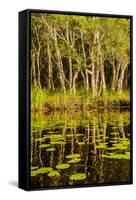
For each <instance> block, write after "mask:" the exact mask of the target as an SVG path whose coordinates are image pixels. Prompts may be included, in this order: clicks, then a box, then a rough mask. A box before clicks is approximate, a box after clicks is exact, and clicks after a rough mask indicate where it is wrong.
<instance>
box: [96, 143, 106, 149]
mask: <svg viewBox="0 0 136 200" xmlns="http://www.w3.org/2000/svg"><path fill="white" fill-rule="evenodd" d="M107 144H108V143H101V144H99V145H96V149H104V148H106V147H107Z"/></svg>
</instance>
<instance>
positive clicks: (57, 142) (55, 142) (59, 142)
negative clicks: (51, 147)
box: [51, 141, 66, 145]
mask: <svg viewBox="0 0 136 200" xmlns="http://www.w3.org/2000/svg"><path fill="white" fill-rule="evenodd" d="M51 144H63V145H64V144H66V142H63V141H53V142H51Z"/></svg>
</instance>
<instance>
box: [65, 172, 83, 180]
mask: <svg viewBox="0 0 136 200" xmlns="http://www.w3.org/2000/svg"><path fill="white" fill-rule="evenodd" d="M69 178H70V180H72V181H73V180H74V181H81V180H85V179H86V178H87V176H86V174H84V173H77V174H72V175H71V176H70V177H69Z"/></svg>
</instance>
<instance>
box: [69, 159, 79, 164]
mask: <svg viewBox="0 0 136 200" xmlns="http://www.w3.org/2000/svg"><path fill="white" fill-rule="evenodd" d="M80 161H81V158H73V159H72V160H69V161H68V162H67V163H78V162H80Z"/></svg>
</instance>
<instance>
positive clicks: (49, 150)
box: [46, 148, 56, 152]
mask: <svg viewBox="0 0 136 200" xmlns="http://www.w3.org/2000/svg"><path fill="white" fill-rule="evenodd" d="M55 150H56V149H55V148H48V149H46V151H48V152H52V151H55Z"/></svg>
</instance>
